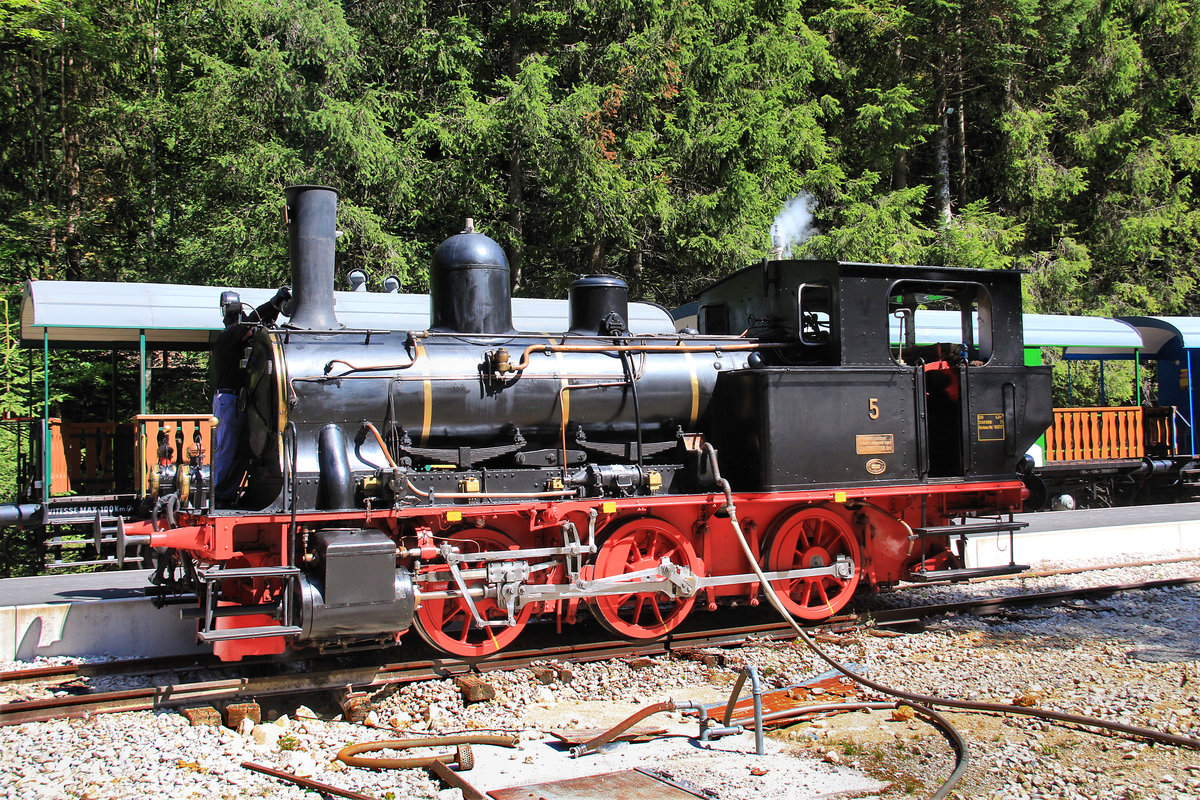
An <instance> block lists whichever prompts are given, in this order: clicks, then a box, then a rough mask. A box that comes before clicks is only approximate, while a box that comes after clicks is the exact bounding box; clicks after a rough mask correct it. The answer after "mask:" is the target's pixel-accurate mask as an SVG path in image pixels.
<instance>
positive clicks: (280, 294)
mask: <svg viewBox="0 0 1200 800" xmlns="http://www.w3.org/2000/svg"><path fill="white" fill-rule="evenodd" d="M291 299H292V287H290V286H280V287H279V291H277V292H275V296H274V297H272V298H271V305H273V306H275V307H276V308H278V309H280V310H282V309H283V304H284V303H286V302H287V301H289V300H291Z"/></svg>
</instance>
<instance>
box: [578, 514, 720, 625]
mask: <svg viewBox="0 0 1200 800" xmlns="http://www.w3.org/2000/svg"><path fill="white" fill-rule="evenodd" d="M664 557H666V558H669V559H670V560H671V562H672V563H674V564H676V565H678V566H680V567H687V568H689V569H691V570H692V571H693V572H694V573H697V574H699V567H700V561H699V559H698V558H697V557H696V555H695V551H694V550H693V549H692V545H691V543H690V542H689V541H688V539H687V538H686V537H685V536H684V535H683V534H682V533H680V532H679V531H678V530H676V529H675V528H673V527H672V526H670V525H669V524H668V523H666V522H663V521H661V520H657V519H638V520H630V521H628V522H625V523H622V524H619V525H617V527H616V528H615V529H614V530H613V531H612V532H611V533H610V534H609V535H608V537H607V539H606V540H605V542H604V545H603V546H602V547H601V548H600V552H599V553H597V554H596V562H595V565H594V567H593V569H592V578H593V579H597V578H610V577H615V576H618V575H622V574H627V573H630V572H641V571H643V570H654V569H656V568H657V567H658V565H659V564H660V563H661V561H662V559H663V558H664ZM639 580H655V578H644V579H639ZM592 602H593V606H594V608H595V609H596V612H597V617H598V619H599V620H600V622H601V623H602V624H603V625H604V626H605V627H606V628H608V629H609V630H610V631H612V632H613V633H615V634H617V635H618V636H625V637H627V638H630V639H654V638H657V637H659V636H662V635H663V634H665V633H666V632H668V631H669V630H670V629H671V628H674V627H675V626H676V625H678V624H679V623H680V622H682V621H683V619H684V618H685V617H686V616H687V614H688V612H689V611H690V610H691V608H692V605H693V603H694V602H695V597H686V598H685V597H671V596H669V595H666V594H663V593H661V592H653V591H643V592H630V593H628V594H623V595H606V596H605V595H602V596H600V597H597V598H595V599H594V600H593V601H592Z"/></svg>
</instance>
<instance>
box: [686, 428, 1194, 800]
mask: <svg viewBox="0 0 1200 800" xmlns="http://www.w3.org/2000/svg"><path fill="white" fill-rule="evenodd" d="M704 452H705V453H706V454H707V455H708V460H709V464H710V466H711V467H712V473H713V479H714V480H715V481H716V482H717V485H718V486H720V487H721V491H722V492H724V494H725V507H724V509H723V511H727V512H728V514H729V522H730V524H731V525H732V526H733V532H734V534H736V539H737V542H738V545H739V546H740V547H741V548H742V553H743V554H744V555H745V557H746V560H747V561H748V562H749V564H750V568H751V569H752V570H753V571H754V573H755V575H757V576H758V579H759V581H760V585H761V586H762V588H763V592H764V593H765V594H766V596H767V599H768V600H769V601H770V603H771V605H772V606H774V608H775V610H776V611H778V612H779V614H780V616H781V617H783V619H784V621H786V622H787V623H788V625H790V626H791V628H792V630H794V631H795V632H796V634H797V635H798V636H799V637H800V639H801V641H803V642H804V644H805V645H807V646H808V648H809V649H810V650H812V651H813V652H814V653H816V654H817V656H818V657H820V658H821V659H822V660H823V661H825V662H826V663H827V664H829V665H830V666H831V667H833V668H834V669H835V670H837V671H838V672H840V673H842V674H843V675H845V676H846V677H847V678H849V679H850V680H852V681H854V682H855V683H857V684H859V685H861V686H865V687H867V688H868V689H871V690H873V691H876V692H879V693H881V694H886V695H890V696H892V697H898V698H900V699H902V700H906V701H908V703H909V705H913V708H914V709H916V708H917V706H926V707H927V706H935V705H936V706H944V707H947V708H960V709H964V710H967V711H981V712H986V713H997V714H1019V715H1023V716H1029V717H1037V718H1039V719H1046V720H1052V721H1055V722H1066V723H1070V724H1073V725H1081V726H1085V727H1093V728H1101V729H1104V730H1109V731H1115V732H1119V733H1125V734H1129V735H1130V736H1137V737H1140V738H1143V739H1149V740H1151V741H1155V742H1161V743H1163V744H1171V745H1175V746H1178V747H1189V748H1192V749H1194V750H1200V739H1196V738H1194V737H1191V736H1177V735H1175V734H1170V733H1164V732H1162V731H1156V730H1153V729H1151V728H1142V727H1138V726H1136V725H1126V724H1124V723H1120V722H1111V721H1109V720H1103V719H1097V718H1095V717H1087V716H1082V715H1079V714H1067V713H1063V712H1060V711H1050V710H1047V709H1042V708H1034V707H1032V706H1015V705H1011V704H1008V703H981V702H975V701H971V700H956V699H952V698H947V697H937V696H935V695H926V694H919V693H916V692H907V691H904V690H903V689H896V688H893V687H891V686H885V685H884V684H881V683H877V682H875V681H873V680H871V679H870V678H867V677H866V676H864V675H859V674H858V673H857V672H855V671H853V670H852V669H850V668H849V667H846V666H845V665H843V664H842V663H841V662H839V661H837V660H836V659H834V658H833V656H830V655H829V654H828V653H826V652H825V651H824V650H822V649H821V648H820V647H819V646H818V645H817V643H816V642H815V641H813V639H812V637H810V636H809V635H808V633H807V632H806V631H805V630H804V628H803V627H801V626H800V625H799V624H798V623H797V622H796V620H795V618H794V617H792V615H791V614H790V613H789V612H788V610H787V609H786V608H784V606H783V603H782V602H781V601H780V599H779V595H777V594H776V593H775V589H774V587H772V586H771V583H770V581H769V580H768V579H767V577H766V575H764V574H763V571H762V568H761V567H759V565H758V560H757V559H756V558H755V557H754V554H753V552H752V551H751V549H750V544H749V542H747V541H746V536H745V534H744V533H743V532H742V527H741V525H740V524H739V523H738V518H737V508H736V506H735V505H734V502H733V490H732V489H731V488H730V486H729V481H727V480H726V479H725V478H723V477H721V471H720V467H719V466H718V464H717V451H716V450H715V449H714V448H713V446H712V445H711V444H708V443H705V444H704ZM914 704H915V705H914ZM925 710H926V711H930V713H933V712H932V711H931V710H930V709H928V708H926V709H925ZM946 724H947V725H949V723H948V722H947V723H946ZM955 735H956V736H957V733H956V734H955ZM960 738H961V737H960ZM960 761H961V762H962V763H961V764H960V767H959V768H956V769H955V771H954V773H953V774H952V775H951V779H953V780H954V783H951V782H950V781H949V780H948V781H947V782H946V783H945V784H943V785H942V788H941V789H939V790H938V792H937V793H936V794H934V795H933V797H934V799H935V800H936V799H937V798H942V797H945V796H946V795H947V794H949V792H950V790H951V789H953V788H954V786H955V785H956V784H957V782H958V779H959V778H961V773H962V770H963V769H965V767H966V750H965V749H964V750H963V751H962V754H961V756H960ZM956 776H957V777H956Z"/></svg>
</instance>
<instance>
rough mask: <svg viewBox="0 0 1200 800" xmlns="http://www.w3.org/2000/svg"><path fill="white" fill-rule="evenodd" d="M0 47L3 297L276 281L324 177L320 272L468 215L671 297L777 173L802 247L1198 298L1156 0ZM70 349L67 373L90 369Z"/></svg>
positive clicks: (405, 8) (57, 33)
mask: <svg viewBox="0 0 1200 800" xmlns="http://www.w3.org/2000/svg"><path fill="white" fill-rule="evenodd" d="M0 45H3V46H0V63H2V64H3V66H4V67H5V71H6V75H8V76H9V77H10V80H8V81H6V82H5V84H4V85H3V86H0V132H2V133H3V135H2V136H0V275H2V276H3V278H4V279H5V281H6V282H7V283H9V284H10V285H12V286H14V287H15V286H16V285H18V284H19V283H20V282H21V281H23V280H26V279H30V278H35V279H36V278H83V279H94V280H117V279H119V280H148V281H164V282H166V281H173V282H183V283H188V282H195V283H205V284H228V285H255V286H273V285H277V284H279V283H282V282H284V281H285V280H286V279H287V275H288V266H287V263H286V247H285V240H284V235H283V232H282V230H281V226H280V224H279V219H280V214H279V211H280V207H281V204H282V189H283V187H284V186H286V185H288V184H292V183H325V184H329V185H333V186H335V187H337V188H338V189H339V191H340V193H341V198H342V200H341V207H340V218H339V221H340V226H341V228H342V230H343V232H344V235H343V237H342V239H341V242H340V244H339V249H338V252H339V259H340V265H339V266H340V269H341V270H342V271H343V272H345V271H348V270H349V269H350V268H354V267H358V268H361V269H364V270H365V271H366V272H367V273H368V275H369V276H370V278H371V280H372V281H373V282H374V283H375V284H376V285H377V284H378V281H380V280H381V279H382V278H383V277H384V276H386V275H389V274H395V275H397V276H398V277H400V278H401V280H402V281H403V284H404V287H405V289H406V290H414V291H419V290H422V289H424V288H425V287H426V286H427V276H426V271H427V264H428V259H429V255H430V254H431V252H432V250H433V248H434V247H436V245H437V243H438V242H440V241H441V240H442V239H443V238H445V236H446V235H448V234H450V233H452V232H454V231H456V230H458V229H459V228H460V226H461V222H462V219H463V218H464V217H468V216H469V217H474V218H475V219H476V224H477V225H478V227H479V228H480V229H481V230H483V231H484V232H486V233H488V234H489V235H491V236H493V237H494V238H496V239H497V240H498V241H499V242H501V243H502V244H503V245H504V246H505V248H506V249H507V251H508V253H509V255H510V258H511V260H512V262H513V265H514V280H515V283H516V290H517V292H518V293H519V294H525V295H552V296H553V295H561V294H562V292H563V291H564V289H565V287H566V285H567V284H568V283H569V282H570V281H571V280H572V279H573V278H574V276H575V275H577V274H579V273H583V272H592V271H606V272H611V273H615V274H618V275H620V276H622V277H624V278H626V279H627V280H628V281H629V282H630V284H631V287H632V289H633V293H634V295H635V297H641V298H652V299H655V300H657V301H659V302H663V303H666V304H668V305H670V304H676V303H681V302H684V301H686V300H688V299H689V296H690V295H691V293H692V292H694V291H695V289H697V288H698V287H699V286H701V285H702V284H704V283H705V282H707V281H709V280H712V279H714V278H718V277H720V276H722V275H724V274H726V273H728V272H730V271H732V270H734V269H737V268H739V267H741V266H743V265H745V264H746V263H747V262H749V261H752V260H754V259H757V258H760V257H762V256H764V255H765V254H766V252H767V248H768V247H769V237H768V231H769V229H770V226H771V222H772V219H773V217H774V215H775V214H776V212H777V211H778V210H779V209H780V208H781V206H782V205H783V204H784V203H785V202H786V201H787V200H788V199H789V198H792V197H794V196H796V195H798V194H800V193H801V192H806V193H808V194H809V195H811V196H812V197H813V198H814V199H815V201H816V228H817V233H816V235H814V236H813V237H812V238H810V239H809V240H808V241H807V242H805V243H804V244H802V245H800V246H799V247H798V248H796V249H797V250H798V251H799V252H800V253H801V254H802V255H808V256H813V257H821V258H840V259H846V260H865V261H884V262H896V263H899V262H922V261H923V262H927V263H933V264H945V265H949V266H983V267H992V268H999V267H1017V268H1023V269H1026V270H1029V271H1030V273H1031V277H1030V279H1029V280H1028V282H1027V298H1028V299H1029V301H1030V310H1041V311H1056V312H1057V311H1070V312H1072V313H1086V312H1102V313H1122V312H1134V311H1136V312H1141V313H1184V314H1189V313H1197V311H1198V310H1200V217H1198V216H1197V213H1198V210H1197V201H1196V197H1195V188H1194V183H1195V180H1196V176H1197V174H1198V173H1200V126H1198V124H1197V114H1196V111H1195V100H1196V98H1197V97H1200V15H1197V14H1195V13H1194V9H1193V6H1192V4H1191V3H1190V2H1186V0H1148V1H1147V0H1139V1H1138V2H1131V0H1117V1H1116V2H1111V3H1100V2H1098V0H1001V2H999V3H998V4H997V3H992V4H979V3H975V2H968V0H944V1H942V2H936V3H912V2H895V1H894V0H865V1H864V0H817V2H805V3H801V2H798V0H771V2H749V0H704V1H703V2H696V1H695V0H660V1H659V2H655V3H650V4H637V3H631V2H628V1H627V0H615V1H614V2H608V3H599V4H589V3H582V2H579V0H532V1H531V0H518V1H517V2H511V3H507V4H487V3H470V4H461V3H457V2H453V3H452V2H446V0H417V2H413V3H408V4H400V5H397V4H395V3H385V2H382V0H363V2H356V3H352V4H344V3H338V2H333V0H270V1H268V0H219V1H218V2H216V3H197V2H194V1H193V0H185V2H182V3H175V4H144V3H140V4H139V3H128V2H117V3H116V4H99V3H96V2H94V0H82V1H81V2H76V3H70V4H66V3H62V2H61V1H60V0H4V2H0ZM64 358H68V359H69V358H70V357H64ZM77 366H78V369H73V372H74V373H76V374H77V375H78V383H77V384H75V388H76V389H78V391H80V392H87V391H89V389H88V387H90V386H93V385H95V381H96V380H99V378H100V377H101V375H102V373H103V369H102V368H101V367H95V366H93V365H90V364H89V363H87V362H83V361H81V362H79V363H78V365H77ZM194 368H195V369H202V366H200V365H197V366H196V367H194ZM162 383H163V382H162V381H158V383H157V386H161V385H162ZM152 390H156V386H155V385H152ZM27 399H28V398H25V399H21V400H19V401H18V400H12V401H9V400H5V401H4V402H5V403H8V404H9V405H11V406H13V407H14V408H15V407H17V406H21V407H24V403H25V401H26V400H27ZM160 399H161V400H162V401H163V402H164V403H166V404H168V405H173V404H178V405H182V404H185V403H189V402H194V398H192V397H191V393H190V390H189V391H188V393H185V395H183V396H180V397H176V398H168V397H166V395H161V398H160ZM110 404H111V403H110ZM117 405H118V406H120V407H125V405H126V400H125V398H122V399H121V400H120V402H118V404H117Z"/></svg>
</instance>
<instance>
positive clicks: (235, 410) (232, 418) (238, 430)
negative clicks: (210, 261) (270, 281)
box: [212, 286, 292, 507]
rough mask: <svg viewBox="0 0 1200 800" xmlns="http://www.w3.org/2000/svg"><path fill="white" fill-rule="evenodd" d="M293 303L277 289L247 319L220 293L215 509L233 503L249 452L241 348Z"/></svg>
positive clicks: (215, 354)
mask: <svg viewBox="0 0 1200 800" xmlns="http://www.w3.org/2000/svg"><path fill="white" fill-rule="evenodd" d="M291 299H292V290H291V287H288V286H281V287H280V288H279V291H277V292H276V293H275V294H274V296H272V297H271V299H270V300H268V301H267V302H265V303H263V304H262V305H260V306H259V307H258V308H256V309H254V310H253V311H252V312H251V313H249V314H246V313H244V312H243V311H242V301H241V298H240V297H239V296H238V293H237V292H221V314H222V318H223V320H224V322H225V330H223V331H221V333H219V334H218V335H217V341H216V343H215V344H214V345H213V351H212V358H213V372H214V376H215V379H216V391H214V392H213V412H212V413H213V416H214V417H216V418H217V430H216V437H215V438H216V441H215V442H214V443H213V458H212V466H213V475H212V479H213V481H214V483H215V484H216V500H217V505H218V506H226V507H228V506H231V505H233V504H234V503H236V502H237V496H238V487H240V486H241V484H242V479H243V478H244V477H245V475H246V467H247V465H248V463H249V460H250V458H249V456H250V453H249V448H248V446H247V444H246V437H245V436H243V435H242V431H243V429H244V428H245V426H246V408H245V401H244V400H243V399H242V397H241V394H242V389H244V388H245V383H246V381H245V370H243V369H242V365H241V362H242V357H243V353H244V352H245V349H246V343H247V342H248V341H249V340H250V337H251V336H252V335H253V334H254V329H255V327H257V326H259V325H274V324H275V320H277V319H278V318H279V314H280V312H281V311H282V310H283V305H284V303H286V302H287V301H289V300H291Z"/></svg>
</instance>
